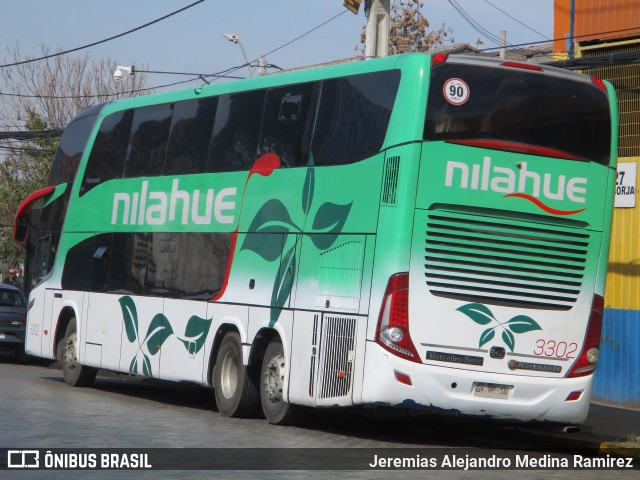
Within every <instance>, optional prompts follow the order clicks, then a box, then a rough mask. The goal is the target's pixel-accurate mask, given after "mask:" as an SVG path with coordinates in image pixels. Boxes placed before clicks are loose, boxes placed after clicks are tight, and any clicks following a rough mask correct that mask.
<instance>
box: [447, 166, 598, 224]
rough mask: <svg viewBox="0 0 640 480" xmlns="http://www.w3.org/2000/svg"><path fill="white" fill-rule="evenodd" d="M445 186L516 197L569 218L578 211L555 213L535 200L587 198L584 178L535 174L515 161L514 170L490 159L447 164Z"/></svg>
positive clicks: (559, 211) (579, 199) (552, 209)
mask: <svg viewBox="0 0 640 480" xmlns="http://www.w3.org/2000/svg"><path fill="white" fill-rule="evenodd" d="M444 184H445V186H447V187H454V186H457V187H459V188H462V189H471V190H481V191H493V192H496V193H503V194H505V195H504V196H505V197H519V198H524V199H526V200H529V201H530V202H532V203H534V204H535V205H536V206H538V207H539V208H541V209H542V210H544V211H546V212H547V213H552V214H555V215H573V214H575V213H579V212H582V211H583V210H584V208H581V209H579V210H557V209H555V208H552V207H550V206H548V205H547V204H545V203H544V202H542V201H541V200H539V199H540V198H541V197H542V198H543V199H545V200H560V201H562V200H565V199H566V200H569V201H571V202H574V203H579V204H583V203H585V202H586V196H587V179H586V178H584V177H571V178H567V177H566V176H565V175H553V174H551V173H544V172H543V173H539V172H535V171H533V170H530V169H529V166H528V164H527V162H519V163H518V164H517V168H516V169H511V168H508V167H499V166H495V165H492V164H491V157H484V159H483V161H482V163H472V164H471V165H469V164H467V163H463V162H455V161H452V160H449V161H447V171H446V174H445V182H444Z"/></svg>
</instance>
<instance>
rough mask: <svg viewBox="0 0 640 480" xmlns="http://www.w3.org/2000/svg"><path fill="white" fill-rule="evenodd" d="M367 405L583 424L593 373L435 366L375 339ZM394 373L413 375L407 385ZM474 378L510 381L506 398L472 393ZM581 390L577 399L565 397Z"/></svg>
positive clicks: (366, 388)
mask: <svg viewBox="0 0 640 480" xmlns="http://www.w3.org/2000/svg"><path fill="white" fill-rule="evenodd" d="M365 356H366V359H365V372H364V381H363V382H364V383H363V395H362V400H363V403H365V404H369V405H386V406H391V407H400V408H411V409H431V410H434V411H437V412H441V413H450V414H455V415H470V416H482V417H490V418H496V419H500V420H518V421H551V422H562V423H577V424H579V423H583V422H584V421H585V419H586V418H587V413H588V410H589V402H590V399H591V392H592V386H593V375H591V376H588V377H582V378H545V377H527V376H520V375H505V374H496V373H480V372H473V371H469V370H463V369H457V368H449V367H434V366H430V365H423V364H417V363H413V362H409V361H406V360H402V359H400V358H398V357H396V356H394V355H392V354H391V353H388V352H387V351H386V350H384V349H383V348H382V347H380V346H379V345H377V344H376V343H374V342H371V341H368V342H367V348H366V353H365ZM396 372H397V373H400V374H404V375H406V376H408V377H409V378H410V379H411V385H406V384H404V383H401V382H399V381H398V380H397V379H396ZM474 382H482V383H493V384H499V385H512V386H513V388H512V389H511V391H510V393H509V397H508V398H507V399H504V400H502V399H489V398H482V397H477V396H475V395H474V385H473V384H474ZM575 391H582V394H581V396H580V398H579V399H577V400H571V401H566V399H567V397H568V396H569V394H571V393H572V392H575Z"/></svg>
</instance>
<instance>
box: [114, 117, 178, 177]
mask: <svg viewBox="0 0 640 480" xmlns="http://www.w3.org/2000/svg"><path fill="white" fill-rule="evenodd" d="M172 114H173V104H163V105H154V106H151V107H143V108H137V109H136V110H135V111H134V114H133V123H132V126H131V138H130V140H129V149H128V150H127V159H126V162H125V167H124V176H125V178H131V177H149V176H156V175H162V168H163V166H164V157H165V153H166V152H167V142H168V140H169V128H170V127H171V116H172Z"/></svg>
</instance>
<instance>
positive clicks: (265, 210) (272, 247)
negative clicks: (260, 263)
mask: <svg viewBox="0 0 640 480" xmlns="http://www.w3.org/2000/svg"><path fill="white" fill-rule="evenodd" d="M292 229H293V230H297V231H299V230H300V229H299V228H298V227H297V226H296V225H295V224H294V223H293V221H292V220H291V216H290V215H289V211H288V210H287V207H286V206H285V205H284V203H282V202H281V201H280V200H276V199H271V200H269V201H268V202H267V203H265V204H264V205H263V206H262V207H260V210H258V212H257V213H256V216H255V217H254V218H253V220H252V221H251V225H249V234H247V235H246V236H245V239H244V242H242V246H241V247H240V250H251V251H252V252H255V253H257V254H258V255H260V256H261V257H262V258H263V259H264V260H266V261H267V262H273V261H275V260H276V259H278V258H279V257H280V254H281V253H282V248H283V245H282V235H255V234H254V233H266V234H273V233H289V232H290V231H291V230H292Z"/></svg>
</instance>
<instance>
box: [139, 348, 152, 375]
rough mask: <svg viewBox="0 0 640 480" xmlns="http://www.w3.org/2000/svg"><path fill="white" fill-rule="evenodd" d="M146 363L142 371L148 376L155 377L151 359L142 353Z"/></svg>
mask: <svg viewBox="0 0 640 480" xmlns="http://www.w3.org/2000/svg"><path fill="white" fill-rule="evenodd" d="M142 357H143V360H144V363H143V364H142V373H143V374H144V375H146V376H147V377H153V373H151V360H149V357H147V356H146V355H145V354H144V353H143V354H142Z"/></svg>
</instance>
